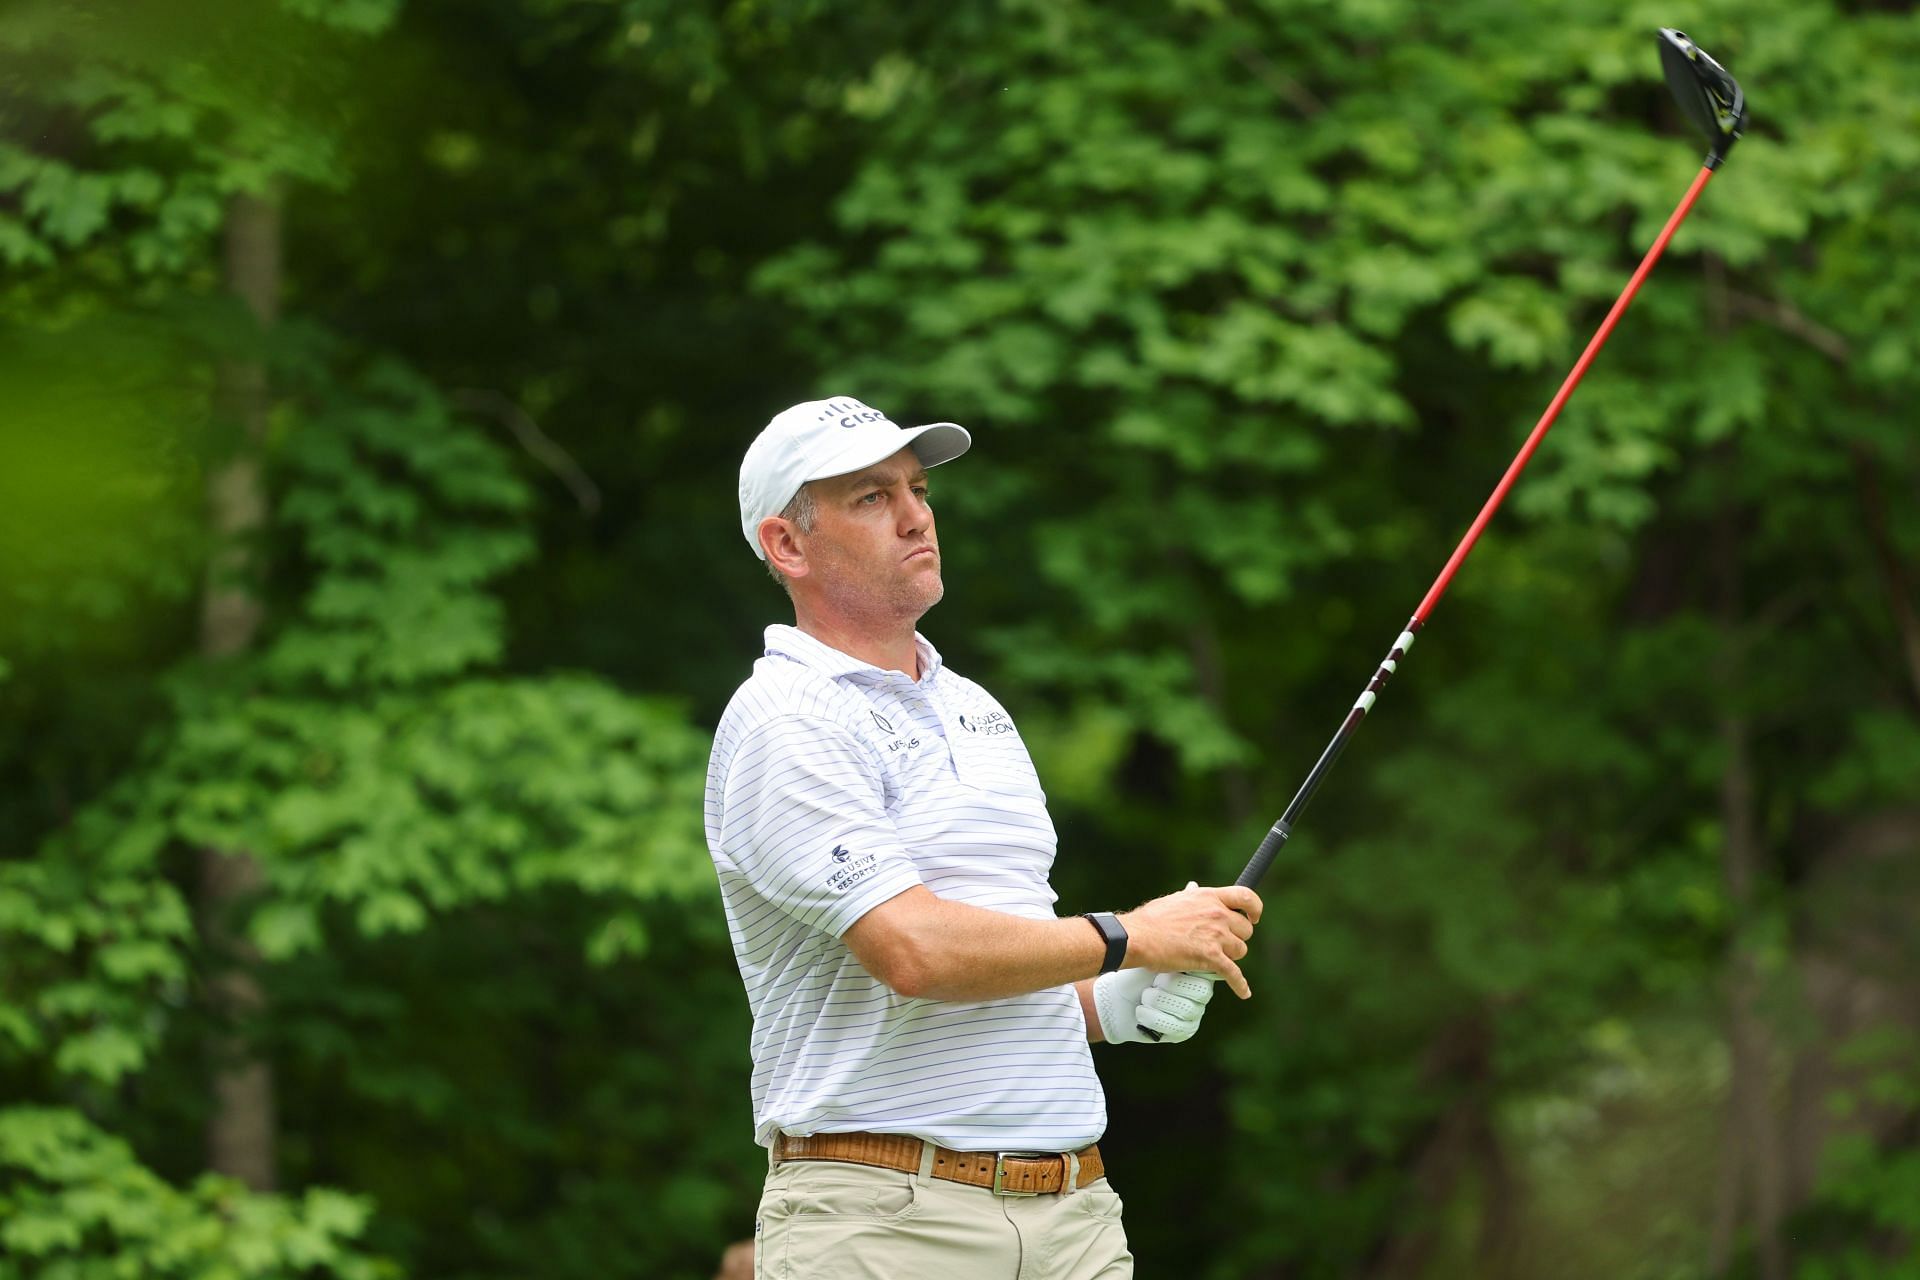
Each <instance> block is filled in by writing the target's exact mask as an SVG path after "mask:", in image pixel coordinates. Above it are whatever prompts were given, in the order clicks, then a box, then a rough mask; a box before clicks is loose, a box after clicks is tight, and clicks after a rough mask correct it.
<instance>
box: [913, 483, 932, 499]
mask: <svg viewBox="0 0 1920 1280" xmlns="http://www.w3.org/2000/svg"><path fill="white" fill-rule="evenodd" d="M914 492H915V493H916V494H918V495H920V501H922V502H925V501H926V500H927V499H928V498H929V497H931V496H932V495H931V494H929V493H928V492H927V486H925V485H920V486H919V487H918V488H916V489H915V490H914Z"/></svg>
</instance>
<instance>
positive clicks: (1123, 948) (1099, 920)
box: [1080, 911, 1127, 973]
mask: <svg viewBox="0 0 1920 1280" xmlns="http://www.w3.org/2000/svg"><path fill="white" fill-rule="evenodd" d="M1080 918H1081V919H1082V920H1085V921H1086V922H1087V923H1088V924H1090V925H1092V926H1093V927H1094V928H1095V929H1097V930H1099V931H1100V937H1101V939H1102V940H1103V941H1105V942H1106V944H1107V955H1106V959H1104V960H1102V961H1101V962H1100V972H1102V973H1112V972H1113V971H1114V970H1116V969H1118V968H1119V967H1120V965H1121V964H1122V962H1124V961H1125V960H1126V958H1127V928H1126V926H1125V925H1123V924H1121V923H1120V919H1119V917H1118V916H1116V915H1114V914H1113V912H1111V911H1088V912H1086V913H1084V914H1083V915H1082V916H1081V917H1080Z"/></svg>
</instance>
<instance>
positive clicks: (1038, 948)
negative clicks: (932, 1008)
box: [845, 887, 1107, 1001]
mask: <svg viewBox="0 0 1920 1280" xmlns="http://www.w3.org/2000/svg"><path fill="white" fill-rule="evenodd" d="M845 941H846V943H847V945H848V946H849V947H851V948H852V949H853V953H854V955H855V956H857V957H858V958H859V960H860V962H861V964H863V965H865V966H866V968H867V970H868V972H870V973H872V974H873V975H874V977H876V978H879V979H880V980H881V981H882V982H884V983H886V984H887V985H888V986H889V987H892V988H893V989H894V990H895V991H898V992H899V993H900V994H902V995H908V996H921V997H924V998H926V999H929V1000H960V1001H974V1000H998V999H1001V998H1003V997H1006V996H1017V995H1025V994H1026V993H1027V992H1029V991H1042V990H1045V989H1047V988H1049V987H1059V986H1065V985H1066V984H1068V983H1070V982H1078V981H1080V980H1081V979H1083V978H1091V977H1092V976H1093V975H1094V974H1096V973H1098V972H1099V971H1100V963H1101V961H1102V960H1103V959H1105V957H1106V953H1107V949H1106V943H1105V942H1104V941H1102V940H1101V937H1100V933H1099V931H1098V930H1096V929H1094V928H1093V927H1092V926H1091V925H1089V924H1088V923H1087V922H1086V921H1084V920H1081V919H1079V918H1077V917H1074V918H1069V919H1065V920H1031V919H1028V918H1027V917H1025V916H1015V915H1008V914H1007V913H1006V912H1004V911H990V910H988V909H986V908H984V907H973V906H968V905H967V904H966V903H964V902H950V901H948V900H947V899H945V898H941V897H937V896H935V895H934V894H933V893H932V892H930V891H929V890H927V889H926V888H924V887H920V888H914V889H909V890H908V891H907V892H905V893H902V894H900V895H899V896H898V897H895V898H893V899H891V900H890V901H888V902H884V903H882V904H881V905H880V906H878V907H875V908H874V909H873V910H872V911H869V912H868V913H867V914H866V915H864V916H862V917H861V918H860V919H859V921H858V922H856V923H855V924H854V926H853V928H851V929H849V930H847V933H846V937H845Z"/></svg>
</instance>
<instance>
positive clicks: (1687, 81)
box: [1658, 27, 1747, 169]
mask: <svg viewBox="0 0 1920 1280" xmlns="http://www.w3.org/2000/svg"><path fill="white" fill-rule="evenodd" d="M1658 39H1659V41H1660V66H1661V68H1662V69H1663V70H1664V71H1665V72H1666V73H1667V87H1668V88H1669V89H1672V90H1673V96H1674V97H1675V98H1677V99H1678V100H1679V102H1680V109H1681V110H1682V111H1684V112H1686V113H1687V119H1689V120H1691V121H1693V123H1694V127H1696V128H1697V129H1699V130H1700V132H1702V133H1704V134H1706V135H1707V140H1708V141H1709V142H1711V143H1712V144H1713V150H1711V151H1709V152H1708V153H1707V167H1708V168H1709V169H1718V168H1719V167H1720V162H1721V161H1722V160H1725V159H1726V158H1727V153H1728V152H1729V151H1732V150H1733V144H1734V143H1736V142H1738V141H1740V134H1741V133H1742V132H1743V131H1744V130H1745V129H1746V127H1747V97H1746V95H1745V94H1743V93H1741V92H1740V82H1739V81H1737V80H1735V79H1734V78H1733V77H1732V76H1730V75H1728V74H1727V69H1726V68H1725V67H1723V66H1721V65H1720V64H1719V63H1717V62H1715V61H1714V60H1713V59H1712V58H1710V57H1708V56H1707V53H1706V51H1705V50H1704V49H1702V48H1700V46H1698V45H1696V44H1695V43H1694V42H1693V41H1691V40H1689V39H1687V33H1686V32H1684V31H1675V30H1674V29H1673V28H1672V27H1662V28H1660V35H1659V37H1658Z"/></svg>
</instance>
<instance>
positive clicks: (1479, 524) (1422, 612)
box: [1413, 166, 1713, 623]
mask: <svg viewBox="0 0 1920 1280" xmlns="http://www.w3.org/2000/svg"><path fill="white" fill-rule="evenodd" d="M1712 176H1713V169H1712V167H1710V166H1708V167H1703V168H1702V169H1701V170H1700V173H1699V176H1697V177H1696V178H1694V180H1693V185H1692V186H1690V187H1688V188H1687V194H1686V195H1685V196H1683V197H1682V198H1681V200H1680V203H1679V205H1678V206H1677V207H1676V208H1675V209H1674V211H1673V216H1672V217H1671V218H1668V219H1667V225H1666V226H1665V227H1664V228H1662V229H1661V231H1660V237H1659V238H1658V239H1657V240H1655V241H1654V242H1653V248H1651V249H1649V250H1647V256H1646V257H1644V258H1642V259H1641V260H1640V268H1639V270H1637V271H1635V272H1634V273H1633V279H1631V280H1629V281H1627V287H1626V288H1625V289H1623V290H1621V291H1620V296H1619V297H1618V298H1616V299H1614V302H1613V310H1611V311H1609V312H1607V318H1606V319H1605V320H1602V321H1601V322H1600V327H1599V328H1598V329H1596V330H1594V334H1593V340H1592V341H1590V342H1588V343H1587V349H1586V350H1585V351H1582V352H1581V353H1580V358H1579V359H1578V360H1576V361H1575V362H1574V365H1573V372H1571V373H1569V374H1568V375H1567V380H1566V381H1565V382H1563V383H1561V384H1560V390H1559V392H1558V393H1557V394H1555V396H1554V397H1553V403H1551V404H1549V405H1548V406H1547V411H1546V412H1545V413H1543V414H1541V415H1540V421H1539V422H1537V423H1535V424H1534V428H1533V431H1532V432H1531V433H1530V434H1529V435H1528V436H1527V442H1526V443H1525V444H1523V445H1521V446H1520V452H1519V453H1517V454H1515V455H1514V459H1513V462H1512V463H1511V464H1509V465H1508V467H1507V474H1505V475H1503V476H1501V477H1500V483H1499V484H1497V485H1495V486H1494V488H1493V496H1492V497H1490V498H1488V499H1487V505H1486V506H1484V507H1481V508H1480V514H1479V515H1477V516H1475V517H1474V520H1473V525H1472V527H1471V528H1469V529H1468V530H1467V536H1466V537H1464V538H1462V539H1460V545H1459V546H1457V547H1455V548H1454V549H1453V554H1452V555H1451V556H1449V557H1448V558H1447V567H1446V568H1444V569H1442V570H1441V571H1440V576H1439V577H1437V578H1435V579H1434V580H1433V585H1432V586H1431V587H1429V588H1428V589H1427V598H1426V599H1424V600H1422V601H1421V602H1420V607H1419V608H1418V609H1415V610H1414V611H1413V616H1414V619H1415V621H1418V622H1423V623H1424V622H1425V621H1426V620H1427V615H1428V614H1429V613H1431V612H1433V606H1435V605H1436V604H1439V603H1440V597H1441V596H1443V595H1445V594H1446V593H1447V586H1448V584H1449V583H1451V582H1452V581H1453V575H1454V573H1455V572H1456V571H1457V570H1458V569H1459V568H1460V566H1461V564H1462V563H1463V562H1464V561H1465V560H1466V558H1467V553H1468V552H1470V551H1472V550H1473V544H1474V543H1475V542H1478V541H1479V540H1480V531H1481V530H1482V529H1484V528H1486V527H1487V521H1489V520H1491V519H1493V513H1494V512H1496V511H1498V510H1499V509H1500V504H1501V503H1502V502H1504V501H1506V497H1507V490H1509V489H1511V488H1513V482H1514V481H1516V480H1518V479H1519V478H1520V473H1521V472H1522V471H1525V470H1526V469H1527V463H1528V462H1529V461H1530V460H1531V459H1532V458H1533V451H1534V450H1535V449H1537V448H1539V447H1540V442H1541V441H1542V440H1544V439H1546V436H1547V429H1548V428H1549V427H1551V426H1552V425H1553V420H1554V419H1555V418H1557V417H1559V416H1560V410H1561V409H1562V408H1563V407H1565V405H1566V403H1567V401H1568V400H1569V399H1571V398H1572V396H1573V389H1574V388H1575V387H1577V386H1579V385H1580V379H1582V378H1584V377H1585V376H1586V374H1587V366H1588V365H1590V364H1592V363H1593V358H1594V357H1595V356H1596V355H1598V354H1600V348H1601V347H1604V346H1606V345H1607V338H1608V337H1609V336H1611V335H1612V333H1613V326H1614V325H1615V324H1617V323H1619V320H1620V317H1621V316H1623V315H1625V314H1626V311H1627V306H1628V304H1630V303H1631V302H1632V301H1633V295H1634V294H1636V293H1638V292H1640V284H1641V282H1642V281H1644V280H1645V279H1646V278H1647V275H1648V273H1649V272H1651V271H1652V270H1653V264H1654V263H1656V262H1658V261H1660V255H1661V254H1663V253H1665V252H1666V251H1667V241H1669V240H1671V239H1673V233H1674V232H1675V231H1676V230H1678V229H1679V226H1680V224H1681V223H1682V222H1684V221H1686V217H1687V214H1688V213H1689V212H1691V211H1692V209H1693V202H1694V201H1695V200H1697V199H1699V198H1700V192H1701V191H1702V190H1703V189H1705V187H1706V185H1707V179H1709V178H1711V177H1712Z"/></svg>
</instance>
